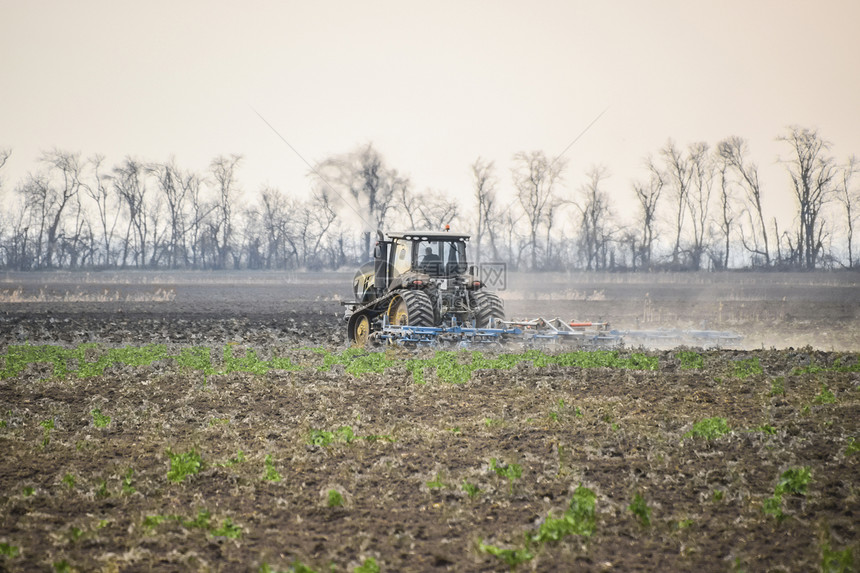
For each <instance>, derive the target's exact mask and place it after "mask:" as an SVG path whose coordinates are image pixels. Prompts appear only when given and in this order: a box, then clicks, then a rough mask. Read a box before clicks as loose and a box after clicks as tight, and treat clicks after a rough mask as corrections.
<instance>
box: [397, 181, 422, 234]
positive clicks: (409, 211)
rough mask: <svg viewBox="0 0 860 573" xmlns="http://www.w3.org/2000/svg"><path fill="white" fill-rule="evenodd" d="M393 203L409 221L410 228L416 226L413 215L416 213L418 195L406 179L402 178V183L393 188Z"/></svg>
mask: <svg viewBox="0 0 860 573" xmlns="http://www.w3.org/2000/svg"><path fill="white" fill-rule="evenodd" d="M394 200H395V203H396V204H397V208H398V210H400V211H401V212H402V213H403V214H404V215H405V216H406V219H407V220H408V221H409V225H408V227H409V228H410V229H415V228H416V223H415V215H416V214H417V213H418V203H419V200H420V198H419V196H418V195H417V194H416V193H415V192H413V191H412V185H411V183H410V182H409V180H408V179H403V181H402V184H401V185H398V186H397V188H396V190H395V199H394Z"/></svg>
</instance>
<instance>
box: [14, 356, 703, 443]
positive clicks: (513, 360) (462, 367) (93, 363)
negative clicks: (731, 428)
mask: <svg viewBox="0 0 860 573" xmlns="http://www.w3.org/2000/svg"><path fill="white" fill-rule="evenodd" d="M234 348H235V345H233V344H228V345H226V346H225V347H224V349H223V351H222V352H221V360H220V362H218V363H217V364H216V363H215V362H213V356H212V354H213V353H212V351H211V349H209V348H205V347H190V348H183V349H181V350H180V351H179V353H178V354H171V353H170V352H168V350H167V347H166V346H165V345H163V344H150V345H146V346H142V347H125V348H103V347H100V346H99V345H97V344H82V345H80V346H78V347H76V348H64V347H61V346H53V345H41V346H31V345H29V344H24V345H17V346H10V347H9V348H8V350H7V352H6V354H2V355H0V366H2V370H0V378H10V377H14V376H17V375H19V374H21V373H22V372H23V371H24V370H25V368H26V367H27V366H28V365H29V364H48V365H50V366H51V372H52V374H53V376H55V377H59V378H63V377H67V376H74V377H78V378H87V377H90V376H100V375H102V374H104V372H105V370H106V369H107V368H110V367H113V366H120V365H126V366H146V365H149V364H152V363H155V362H163V361H171V360H172V361H173V362H175V363H176V364H178V365H179V366H180V367H181V368H183V369H188V370H196V371H200V372H202V373H203V374H205V375H214V374H229V373H232V372H249V373H252V374H265V373H267V372H269V371H272V370H280V371H296V370H303V369H305V368H308V367H309V366H306V365H300V364H295V363H294V362H293V361H292V359H290V358H289V357H274V358H271V359H270V360H262V359H260V358H259V357H258V355H257V353H256V351H254V350H251V349H247V350H245V351H244V353H243V355H242V356H237V355H236V354H235V352H234ZM314 352H316V353H317V354H320V355H321V358H322V364H320V365H318V366H316V368H317V369H318V370H320V371H329V370H331V368H332V367H333V366H335V365H338V364H340V365H343V366H344V369H345V371H346V372H347V373H348V374H352V375H354V376H360V375H362V374H366V373H377V374H381V373H383V372H385V371H386V370H387V369H389V368H397V367H402V368H405V369H406V370H407V371H408V372H410V373H411V374H412V378H413V380H414V381H415V382H416V383H419V384H421V383H424V382H426V373H427V371H428V370H433V371H435V373H436V377H437V378H438V379H440V380H442V381H443V382H449V383H454V384H457V383H464V382H468V381H469V380H470V379H471V377H472V373H473V372H474V371H476V370H510V369H512V368H515V367H516V366H517V365H518V364H520V363H522V362H531V363H532V364H533V365H534V366H535V367H537V368H545V367H547V366H550V365H558V366H564V367H577V368H616V369H628V370H657V369H658V367H659V362H658V359H657V357H654V356H648V355H646V354H643V353H632V354H630V355H629V356H622V354H621V353H620V352H619V351H617V350H580V351H574V352H563V353H559V354H546V353H544V352H542V351H540V350H528V351H525V352H522V353H502V354H499V355H496V356H493V357H488V356H485V355H484V354H483V353H482V352H479V351H447V350H439V351H437V352H436V353H435V354H434V355H433V356H432V357H428V358H399V357H395V356H393V355H391V354H390V353H387V352H367V351H365V350H362V349H358V348H350V349H347V350H344V351H343V352H340V353H334V352H329V351H326V350H314ZM700 358H701V357H700ZM94 417H95V418H96V419H95V420H94V421H95V422H96V423H101V422H103V421H107V420H109V419H108V418H98V417H97V416H95V414H94ZM108 423H109V421H108ZM100 427H101V426H100Z"/></svg>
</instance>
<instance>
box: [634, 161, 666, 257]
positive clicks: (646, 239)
mask: <svg viewBox="0 0 860 573" xmlns="http://www.w3.org/2000/svg"><path fill="white" fill-rule="evenodd" d="M646 163H647V165H648V171H649V178H648V182H647V183H642V182H636V183H633V191H634V192H635V193H636V199H637V200H638V201H639V205H640V206H641V207H642V219H641V222H642V241H641V249H640V250H641V260H642V264H643V265H644V266H648V265H650V264H651V257H652V255H653V248H654V222H655V220H656V214H657V201H658V200H659V199H660V193H661V192H662V191H663V185H664V184H665V180H664V176H663V174H662V172H661V171H660V169H658V168H657V166H656V165H654V162H653V160H652V159H651V158H648V160H647V161H646ZM633 266H634V267H635V266H636V262H635V258H634V262H633Z"/></svg>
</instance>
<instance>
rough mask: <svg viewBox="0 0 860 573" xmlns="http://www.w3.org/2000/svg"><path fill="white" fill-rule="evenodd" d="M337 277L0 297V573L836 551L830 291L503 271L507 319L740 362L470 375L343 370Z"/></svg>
mask: <svg viewBox="0 0 860 573" xmlns="http://www.w3.org/2000/svg"><path fill="white" fill-rule="evenodd" d="M797 277H799V278H797ZM349 278H350V277H349V275H348V274H321V275H289V274H260V275H247V274H233V273H222V274H204V273H198V274H195V273H187V274H172V273H147V274H130V275H122V274H110V275H100V274H90V275H75V274H47V275H9V276H6V278H5V282H3V283H0V293H2V296H3V298H2V300H3V301H4V302H3V303H2V307H0V308H2V310H0V452H2V458H0V570H10V571H40V570H41V571H50V570H52V569H53V570H58V571H60V570H65V571H74V570H78V571H261V570H263V571H265V570H269V571H288V570H290V569H291V568H293V569H294V570H297V571H301V570H308V569H302V567H309V568H311V569H312V570H315V571H330V570H334V571H374V570H377V569H375V568H378V570H381V571H429V570H440V571H446V570H448V571H505V570H508V569H509V568H511V567H515V568H516V569H517V570H522V571H530V570H537V571H565V570H582V571H613V570H614V571H631V570H634V571H635V570H643V571H655V570H660V571H676V570H677V571H691V570H700V571H741V570H745V571H767V570H785V571H810V570H813V571H814V570H818V569H825V568H826V567H830V569H825V570H833V571H840V570H844V571H851V570H853V569H852V568H853V567H854V565H852V564H851V563H853V562H856V560H857V559H858V558H860V553H858V552H860V543H858V539H860V537H858V523H860V519H858V515H860V513H858V512H860V500H858V495H860V483H858V475H860V443H858V442H860V428H858V420H860V342H858V337H860V328H858V320H859V319H858V316H857V312H858V311H857V309H858V308H860V301H858V297H860V294H858V290H860V289H858V288H857V285H856V284H855V283H852V282H851V280H853V277H852V276H850V275H796V276H795V277H791V276H785V275H753V274H739V275H715V276H712V275H694V276H693V278H690V277H685V276H681V277H678V278H674V279H671V280H670V276H668V275H667V276H663V275H661V276H657V277H652V281H651V283H648V284H646V283H644V282H642V281H643V280H644V279H641V278H636V277H628V278H623V277H621V278H619V277H613V276H609V275H603V276H602V282H600V281H597V279H596V278H591V277H579V278H577V277H562V276H558V277H551V278H545V279H544V280H543V281H542V285H543V286H542V287H541V288H540V289H537V290H535V289H528V288H526V287H525V286H524V285H525V284H526V280H527V279H526V277H511V281H510V285H509V289H510V290H509V293H510V294H511V295H512V296H504V293H502V294H503V296H504V298H506V299H508V302H507V308H508V313H509V314H517V315H519V316H527V315H528V316H537V315H543V316H549V315H553V316H554V315H561V316H563V317H565V318H577V319H595V320H597V319H603V320H610V321H611V322H612V323H613V325H615V326H617V327H620V328H636V327H639V328H652V327H653V328H658V327H668V326H677V327H680V328H690V327H700V326H701V325H702V324H703V323H707V325H708V327H710V328H719V329H732V330H736V331H738V332H740V333H741V334H744V335H745V336H746V339H745V341H744V343H743V345H741V346H740V347H738V348H733V349H725V350H707V351H705V350H701V349H692V348H681V349H671V350H649V349H643V348H628V347H622V348H620V349H614V350H611V351H606V350H603V351H601V350H597V351H591V350H586V351H577V350H571V349H558V348H547V349H542V350H540V351H534V350H531V351H528V350H524V349H522V348H508V349H505V350H504V351H498V350H496V351H492V352H491V351H484V352H483V353H476V352H467V351H450V352H448V351H440V352H436V351H430V350H422V351H419V352H414V351H409V350H403V349H383V350H381V351H375V352H367V351H354V350H347V349H345V347H344V332H343V330H344V329H343V323H342V322H341V321H340V319H339V315H340V314H341V312H342V309H341V307H340V305H339V299H348V297H349V293H348V285H349ZM789 279H791V280H789ZM804 281H805V282H804ZM708 292H710V294H708ZM646 293H647V296H646ZM825 335H826V336H825ZM852 560H853V561H852ZM840 567H841V569H840Z"/></svg>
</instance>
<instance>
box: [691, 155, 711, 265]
mask: <svg viewBox="0 0 860 573" xmlns="http://www.w3.org/2000/svg"><path fill="white" fill-rule="evenodd" d="M688 153H689V158H690V166H691V168H692V178H691V181H692V185H691V186H690V190H689V192H688V193H687V207H688V209H689V210H690V221H691V222H692V224H693V244H692V245H691V248H690V258H691V261H690V262H691V263H692V266H693V269H694V270H699V269H700V268H701V267H702V256H703V255H704V254H705V251H706V250H707V249H708V245H707V243H706V236H707V230H708V218H709V214H710V206H711V191H712V190H713V185H714V169H715V167H714V163H713V161H712V160H711V155H710V153H708V144H707V143H704V142H700V143H693V144H691V145H690V147H689V149H688Z"/></svg>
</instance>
